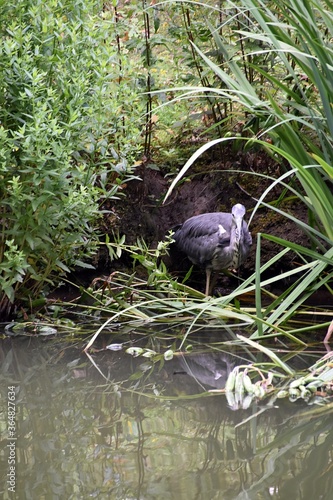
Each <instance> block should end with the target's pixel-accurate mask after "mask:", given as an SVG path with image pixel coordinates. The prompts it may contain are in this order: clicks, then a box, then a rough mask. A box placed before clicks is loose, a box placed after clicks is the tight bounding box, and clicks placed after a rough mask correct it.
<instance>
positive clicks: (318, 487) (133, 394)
mask: <svg viewBox="0 0 333 500" xmlns="http://www.w3.org/2000/svg"><path fill="white" fill-rule="evenodd" d="M122 340H123V339H122ZM122 340H121V341H122ZM118 341H119V339H118ZM112 342H117V339H116V338H115V337H113V338H112ZM151 342H152V343H154V342H155V343H156V342H157V341H156V340H152V341H151ZM159 342H160V344H161V343H162V344H163V342H164V341H163V340H162V341H161V340H159ZM104 343H105V344H107V343H110V338H107V339H106V340H104ZM165 343H166V344H167V343H168V341H167V339H166V340H165ZM84 345H85V344H84V343H83V342H79V343H78V342H76V343H74V342H73V341H72V342H66V343H64V341H60V340H59V339H51V340H50V339H45V340H43V339H41V338H38V337H21V338H6V339H3V340H2V341H1V345H0V355H1V360H2V363H1V371H0V376H1V440H2V448H1V452H0V453H1V455H0V458H1V477H2V481H1V485H0V488H1V489H0V491H1V493H0V496H1V498H3V499H7V498H10V499H12V498H17V499H33V500H36V499H45V500H49V499H88V498H96V499H108V498H110V499H116V500H118V499H119V500H125V499H126V500H127V499H140V500H141V499H142V500H145V499H147V500H148V499H149V500H150V499H161V500H162V499H175V500H192V499H193V500H194V499H196V500H197V499H198V500H199V499H203V500H207V499H208V500H210V499H212V500H213V499H223V500H224V499H226V500H228V499H232V500H236V499H239V500H240V499H270V498H275V499H285V500H290V499H293V500H297V499H309V500H318V499H327V500H328V499H332V498H333V470H332V469H333V431H332V427H333V406H332V403H328V404H326V405H323V406H322V405H312V406H309V405H307V404H305V403H304V402H302V401H297V402H296V403H292V402H290V401H289V400H288V399H283V400H275V401H274V403H272V400H271V399H270V398H268V399H265V400H264V401H261V402H258V403H255V402H254V403H252V405H251V406H250V407H249V408H248V409H246V410H244V409H238V410H237V411H233V410H232V409H231V408H230V407H229V406H228V404H227V401H226V399H225V396H224V394H223V393H219V392H215V393H211V392H208V390H209V389H214V388H215V389H219V388H222V387H224V384H225V380H226V377H227V374H228V373H229V372H230V370H231V369H232V367H233V366H234V364H235V363H236V361H237V357H239V356H240V354H239V353H238V352H237V351H235V349H234V348H230V352H228V348H227V346H226V347H224V348H223V349H220V348H219V349H216V346H215V348H214V343H213V344H211V345H210V349H206V348H204V347H203V346H202V345H201V347H200V348H199V347H198V346H199V345H200V342H198V343H197V345H196V347H195V348H194V349H193V351H192V353H190V354H186V355H181V356H174V357H173V359H172V360H170V361H167V362H164V363H163V362H162V361H160V362H157V363H155V364H153V363H151V361H150V360H149V359H147V358H144V357H137V358H133V357H132V356H130V355H129V354H126V353H125V351H124V350H119V351H117V350H114V351H111V350H103V351H100V352H95V353H94V354H92V357H91V359H89V357H87V355H86V354H85V353H83V352H82V348H83V347H84ZM154 347H155V348H156V349H158V348H159V347H160V346H156V345H155V346H154ZM320 354H323V353H318V356H319V355H320ZM311 356H312V355H311ZM311 356H310V359H311V361H309V365H310V364H312V362H313V359H312V357H311ZM299 363H300V364H302V363H306V361H304V358H302V359H300V360H299ZM9 431H11V432H12V435H11V436H9V434H8V432H9ZM11 461H12V462H11ZM11 463H12V464H13V465H11ZM12 467H14V468H12ZM11 485H12V488H11ZM13 490H15V493H14V491H13Z"/></svg>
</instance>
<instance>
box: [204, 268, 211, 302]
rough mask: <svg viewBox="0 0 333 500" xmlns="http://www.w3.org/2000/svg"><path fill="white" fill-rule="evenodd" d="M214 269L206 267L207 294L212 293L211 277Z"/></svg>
mask: <svg viewBox="0 0 333 500" xmlns="http://www.w3.org/2000/svg"><path fill="white" fill-rule="evenodd" d="M211 274H212V271H211V269H208V268H206V290H205V295H207V296H208V295H209V293H210V277H211Z"/></svg>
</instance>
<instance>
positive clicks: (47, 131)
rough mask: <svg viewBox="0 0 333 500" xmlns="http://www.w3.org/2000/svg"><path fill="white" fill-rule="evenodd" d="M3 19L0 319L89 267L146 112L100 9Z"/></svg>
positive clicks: (29, 7) (39, 11)
mask: <svg viewBox="0 0 333 500" xmlns="http://www.w3.org/2000/svg"><path fill="white" fill-rule="evenodd" d="M0 21H1V22H0V81H1V84H0V200H1V208H0V262H1V264H0V287H1V293H0V315H1V311H2V312H3V314H8V311H10V309H11V306H10V303H13V302H14V299H15V298H18V297H22V296H23V295H24V293H25V294H27V295H31V293H32V292H33V293H34V294H36V293H38V292H40V291H41V290H42V288H43V287H44V286H45V284H46V283H51V282H53V281H54V280H55V279H58V278H59V276H60V275H61V274H62V273H65V272H67V271H68V270H69V269H70V268H73V267H74V266H87V265H88V264H86V263H85V261H86V259H87V258H88V257H90V256H91V255H92V254H93V253H94V252H95V250H96V244H97V236H98V235H97V234H96V232H95V226H96V222H97V220H98V217H99V216H100V211H99V204H100V202H101V201H103V200H104V199H105V198H107V197H108V198H110V197H114V196H115V194H116V192H117V189H118V187H119V185H120V184H121V183H122V182H124V181H125V180H127V179H128V178H129V177H130V175H131V169H130V168H129V166H128V165H130V164H131V163H133V158H134V157H135V154H136V153H137V148H138V146H135V147H133V144H136V145H138V144H139V140H138V137H139V133H140V126H139V123H138V117H139V116H140V114H141V112H142V106H141V105H140V101H139V99H138V94H137V91H136V88H135V85H134V83H135V70H136V68H135V62H133V61H132V60H130V58H127V59H126V54H124V55H123V54H120V51H119V44H117V43H116V41H117V40H118V41H119V31H117V30H116V29H115V26H119V23H118V24H116V23H115V20H114V17H113V13H112V11H110V12H108V13H105V12H104V13H103V12H102V2H98V1H96V0H82V1H79V2H77V1H76V0H65V1H64V2H62V3H59V2H57V1H55V0H46V1H44V0H43V1H39V0H37V1H36V0H18V1H17V2H12V1H8V2H6V3H4V4H3V5H2V9H1V12H0ZM117 29H118V30H120V29H121V27H120V26H119V28H118V27H117ZM121 58H123V59H122V60H121ZM120 61H121V62H120ZM126 64H127V66H128V67H127V71H128V76H127V79H126V80H122V79H121V78H120V72H121V71H124V70H125V66H126ZM135 102H137V105H135ZM125 116H126V121H125V118H124V117H125Z"/></svg>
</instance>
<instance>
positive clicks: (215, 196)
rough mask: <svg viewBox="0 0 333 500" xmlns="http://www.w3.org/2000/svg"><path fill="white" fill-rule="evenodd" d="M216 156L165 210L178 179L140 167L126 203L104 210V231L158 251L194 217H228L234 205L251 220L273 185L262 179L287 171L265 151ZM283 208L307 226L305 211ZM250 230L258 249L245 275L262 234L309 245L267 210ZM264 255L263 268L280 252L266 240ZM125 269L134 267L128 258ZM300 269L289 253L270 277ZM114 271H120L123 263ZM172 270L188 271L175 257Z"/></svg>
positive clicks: (205, 160)
mask: <svg viewBox="0 0 333 500" xmlns="http://www.w3.org/2000/svg"><path fill="white" fill-rule="evenodd" d="M216 156H217V152H216V151H215V152H210V153H209V154H207V155H206V156H205V157H201V158H200V161H198V162H197V163H195V164H194V165H193V166H192V167H191V169H190V170H189V171H188V176H187V179H186V180H185V181H184V182H180V183H179V185H178V186H177V187H176V188H175V190H174V191H173V193H172V195H171V196H170V197H169V198H168V200H167V201H166V203H165V204H163V199H164V197H165V193H166V192H167V189H168V187H169V185H170V182H171V180H172V179H173V178H174V176H172V177H170V176H167V177H166V175H165V174H166V173H167V172H166V171H164V169H163V166H161V167H160V169H159V170H156V169H155V166H154V168H150V165H149V163H147V164H145V165H144V164H142V165H141V166H139V167H138V168H137V171H136V175H138V176H139V177H140V179H141V181H139V180H138V181H136V180H135V181H132V182H130V183H128V185H127V186H126V187H125V190H124V194H125V195H126V197H124V198H123V199H121V200H120V202H117V204H116V205H115V206H113V205H111V204H109V206H108V207H106V208H108V209H109V210H111V212H110V214H109V215H107V216H106V218H105V220H104V228H103V230H104V231H105V232H106V233H109V234H110V235H111V234H112V231H114V230H117V231H119V233H120V234H125V235H126V242H127V243H135V242H136V240H137V238H138V237H140V238H143V239H144V240H145V241H146V242H147V243H148V244H149V245H150V246H151V247H154V246H155V245H156V244H157V242H158V241H160V240H163V238H164V236H165V234H166V233H167V232H168V230H169V229H170V228H172V227H173V226H175V225H177V224H179V223H181V222H183V221H184V220H186V219H187V218H189V217H191V216H192V215H198V214H201V213H204V212H215V211H221V212H230V210H231V207H232V206H233V205H234V204H235V203H239V202H241V203H242V204H243V205H245V207H246V209H247V216H246V219H247V220H248V219H249V217H250V214H251V211H252V209H253V208H254V206H255V204H256V202H255V199H257V198H259V196H260V195H261V194H262V193H263V192H264V190H265V189H266V188H267V187H268V186H269V184H270V181H269V180H266V179H264V178H263V177H260V174H265V175H270V176H272V177H274V178H276V177H278V176H279V175H280V174H281V173H282V171H281V169H282V168H283V167H281V166H280V165H278V164H277V163H276V162H275V161H274V160H273V159H272V158H271V157H269V156H268V155H267V154H266V153H265V152H263V151H257V152H247V153H238V154H235V153H233V152H232V150H230V151H224V152H223V154H222V155H218V156H219V158H216ZM221 158H222V159H221ZM175 175H176V174H175ZM281 192H282V188H281V187H278V186H277V187H275V188H274V189H272V191H271V192H270V193H269V195H268V196H267V197H266V202H271V201H274V200H277V199H278V198H279V196H280V195H281ZM280 208H281V209H282V210H284V211H287V212H290V213H292V214H293V215H294V216H295V217H297V218H298V219H299V220H302V221H305V222H306V221H307V211H306V208H305V207H304V206H302V205H301V204H299V203H298V202H297V200H296V201H290V200H289V201H282V203H281V205H280ZM250 230H251V233H252V236H253V241H254V244H253V246H252V249H251V253H250V256H249V258H248V260H247V261H246V263H245V264H244V265H243V266H242V267H243V269H242V271H241V272H242V274H243V275H248V274H250V273H252V272H253V269H254V263H255V248H256V235H257V233H258V232H261V233H268V234H270V235H275V236H278V237H280V238H284V239H287V240H289V241H293V242H296V243H298V244H300V245H304V246H307V245H309V241H308V238H307V236H306V235H305V234H304V233H303V231H302V230H301V229H300V228H299V227H298V226H297V225H295V224H294V223H293V222H291V221H290V220H289V219H287V218H285V217H282V216H280V215H279V214H277V213H275V212H273V211H272V210H268V209H266V208H261V209H260V210H259V211H257V213H256V215H255V217H254V218H253V220H252V222H251V226H250ZM261 249H262V264H263V263H265V262H267V261H268V260H269V259H270V258H271V257H273V256H274V255H276V254H277V253H278V252H279V251H280V250H281V247H280V246H279V245H276V244H274V243H272V242H269V241H267V240H265V239H262V246H261ZM173 256H174V254H173ZM175 260H176V262H175ZM122 263H123V264H124V265H129V264H130V262H129V261H127V260H126V256H125V258H124V259H123V262H122ZM299 263H300V262H299V261H298V259H297V257H296V256H295V254H294V253H293V252H288V253H287V254H286V255H285V256H284V257H283V260H280V261H279V262H277V263H276V264H275V265H274V267H272V268H271V269H270V272H271V273H277V272H281V271H286V270H289V269H292V268H293V267H294V266H295V265H298V264H299ZM104 265H106V267H108V268H109V269H110V268H112V267H113V266H114V265H115V263H112V265H110V263H109V265H107V263H106V262H105V264H104ZM116 265H117V266H119V265H121V262H118V263H117V264H116ZM168 265H169V267H170V268H171V270H172V271H177V270H179V268H182V269H183V270H184V269H185V268H186V265H184V266H182V265H180V262H179V259H178V258H177V256H176V259H173V260H171V261H168Z"/></svg>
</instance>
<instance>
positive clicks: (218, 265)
mask: <svg viewBox="0 0 333 500" xmlns="http://www.w3.org/2000/svg"><path fill="white" fill-rule="evenodd" d="M245 212H246V210H245V207H244V206H243V205H241V204H240V203H237V204H236V205H234V206H233V207H232V210H231V213H230V214H229V213H225V212H212V213H206V214H201V215H195V216H194V217H191V218H190V219H187V220H186V221H185V222H184V223H183V224H180V225H179V226H177V227H176V228H175V232H174V235H173V239H174V240H175V243H176V246H177V248H178V249H179V250H181V251H182V252H183V253H185V254H186V255H187V256H188V258H189V259H190V261H191V262H193V264H195V265H197V266H201V267H203V268H204V269H205V270H206V290H205V293H206V295H210V294H211V292H212V290H211V288H213V284H212V285H211V275H212V272H213V271H221V270H223V269H237V268H238V267H239V266H240V265H241V264H242V263H243V262H244V261H245V259H246V257H247V255H248V253H249V251H250V247H251V245H252V237H251V233H250V231H249V228H248V225H247V223H246V222H245V220H244V215H245Z"/></svg>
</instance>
